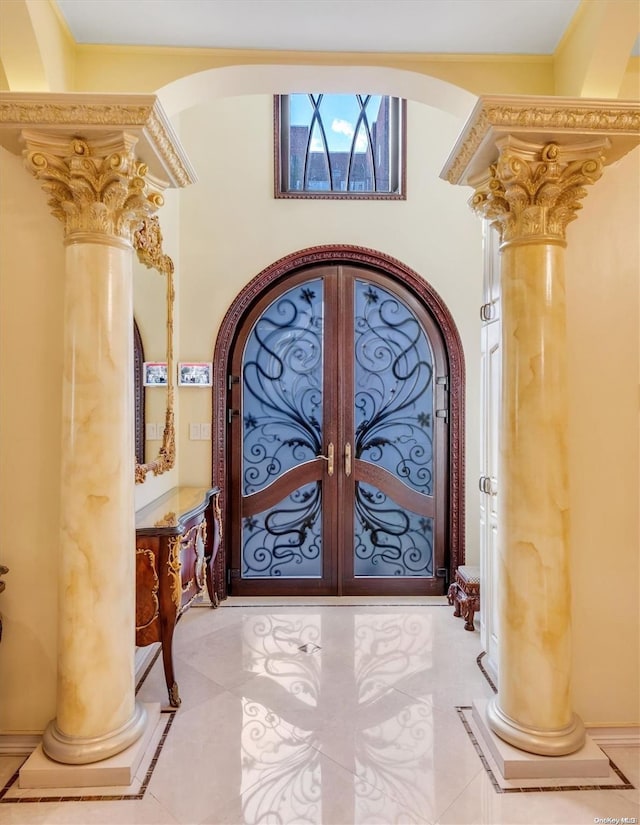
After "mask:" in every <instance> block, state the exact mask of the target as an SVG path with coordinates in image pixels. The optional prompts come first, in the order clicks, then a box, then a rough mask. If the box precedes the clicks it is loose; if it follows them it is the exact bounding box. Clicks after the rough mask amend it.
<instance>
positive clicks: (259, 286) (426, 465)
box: [213, 246, 464, 598]
mask: <svg viewBox="0 0 640 825" xmlns="http://www.w3.org/2000/svg"><path fill="white" fill-rule="evenodd" d="M296 303H297V305H298V306H297V308H296ZM269 313H272V317H269ZM285 317H286V320H285ZM294 318H295V320H294ZM274 336H275V337H274ZM267 338H269V340H267ZM405 345H407V346H405ZM358 353H360V355H359V354H358ZM374 353H375V354H374ZM360 356H363V357H360ZM292 357H293V358H296V359H298V360H297V361H296V364H294V365H293V366H292V364H289V366H290V367H292V369H291V370H289V375H288V377H287V375H286V368H285V366H286V365H285V362H286V360H287V358H289V359H290V358H292ZM364 362H367V365H364ZM383 363H385V364H386V365H387V372H386V376H383V375H382V374H381V373H380V370H379V369H378V367H379V366H380V365H382V364H383ZM276 376H277V378H278V380H277V381H276V380H272V379H274V377H276ZM258 385H260V389H259V390H257V389H256V387H257V386H258ZM294 388H295V389H294ZM292 393H294V394H295V393H297V394H298V395H297V398H296V399H292ZM252 405H253V406H252ZM463 419H464V360H463V354H462V347H461V343H460V339H459V336H458V333H457V330H456V327H455V323H454V322H453V319H452V318H451V315H450V313H449V312H448V310H447V309H446V307H445V306H444V304H443V302H442V300H441V299H440V297H439V296H438V295H437V294H436V293H435V291H434V290H433V289H432V288H431V287H430V286H429V285H428V284H427V283H426V281H424V280H423V279H422V278H420V277H419V276H418V275H417V274H416V273H415V272H413V271H412V270H410V269H409V268H408V267H406V266H404V265H403V264H402V263H400V262H399V261H397V260H395V259H393V258H390V257H388V256H386V255H383V254H382V253H379V252H376V251H374V250H370V249H363V248H360V247H354V246H324V247H315V248H312V249H306V250H302V251H301V252H297V253H293V254H292V255H289V256H287V257H286V258H283V259H282V260H280V261H277V262H276V263H274V264H272V265H271V266H269V267H267V269H265V270H264V271H263V272H261V273H260V274H259V275H258V276H256V278H254V279H253V281H251V282H250V283H249V284H248V285H247V287H246V288H245V289H244V290H243V291H242V292H241V293H240V295H239V296H238V297H237V299H236V300H235V301H234V303H233V305H232V306H231V308H230V309H229V311H228V312H227V314H226V316H225V318H224V320H223V322H222V325H221V327H220V332H219V335H218V339H217V343H216V348H215V353H214V443H213V481H214V484H216V485H218V486H220V487H221V489H222V490H223V501H222V507H223V514H224V523H225V540H224V551H223V552H221V553H220V556H219V558H218V564H217V576H216V578H217V591H218V595H219V597H220V598H225V597H226V595H227V594H228V592H233V593H244V594H257V593H262V594H267V593H271V594H273V593H280V594H285V593H288V594H294V593H298V594H317V595H321V594H327V593H336V594H355V593H362V594H371V593H375V594H379V595H383V594H384V595H390V594H393V593H398V594H399V593H402V594H407V595H408V594H425V595H426V594H435V593H443V592H444V591H445V588H446V584H447V581H448V579H449V578H450V576H451V575H452V573H453V570H454V569H455V568H456V567H457V566H458V565H459V564H461V563H462V562H463V561H464V512H463V504H462V502H463V498H462V490H463V467H464V463H463V446H464V445H463V432H464V420H463ZM316 450H317V452H316ZM331 453H333V455H331ZM330 458H332V461H331V462H329V461H328V459H330ZM330 463H331V464H332V465H333V466H330Z"/></svg>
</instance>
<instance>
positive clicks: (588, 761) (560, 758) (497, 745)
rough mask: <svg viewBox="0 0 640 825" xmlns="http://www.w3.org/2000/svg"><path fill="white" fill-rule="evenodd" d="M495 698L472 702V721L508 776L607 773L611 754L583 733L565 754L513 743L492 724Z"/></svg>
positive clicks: (543, 776)
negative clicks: (574, 748)
mask: <svg viewBox="0 0 640 825" xmlns="http://www.w3.org/2000/svg"><path fill="white" fill-rule="evenodd" d="M492 704H493V701H492V702H490V703H488V702H474V703H473V721H474V722H475V724H476V725H477V728H478V730H479V731H480V733H481V735H482V738H483V739H484V743H485V744H486V745H487V747H488V749H489V752H490V754H491V756H492V758H493V760H494V762H495V763H496V765H497V766H498V768H499V770H500V773H501V774H502V776H503V777H504V778H505V779H560V778H564V777H574V778H580V777H608V776H609V758H608V757H607V755H606V754H605V753H603V751H601V750H600V748H599V747H598V746H597V745H596V744H595V742H594V741H593V740H592V739H591V737H589V736H587V735H586V734H585V733H584V729H583V731H582V733H583V737H584V739H583V744H582V745H581V746H580V747H579V748H578V750H577V751H574V752H572V753H569V754H565V755H558V754H555V755H552V756H551V755H548V754H546V755H540V754H537V753H533V752H530V751H526V750H524V749H522V748H519V747H514V746H513V745H511V744H508V743H507V742H505V741H504V739H502V738H501V737H500V736H499V735H496V733H495V732H494V731H493V730H492V729H491V727H490V724H491V723H490V718H491V717H490V705H492Z"/></svg>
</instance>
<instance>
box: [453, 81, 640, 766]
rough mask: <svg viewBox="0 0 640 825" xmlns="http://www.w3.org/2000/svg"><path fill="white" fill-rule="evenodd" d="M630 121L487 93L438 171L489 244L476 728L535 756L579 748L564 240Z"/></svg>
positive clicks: (614, 107)
mask: <svg viewBox="0 0 640 825" xmlns="http://www.w3.org/2000/svg"><path fill="white" fill-rule="evenodd" d="M638 123H639V114H638V106H637V105H636V104H629V103H625V102H618V101H611V102H608V101H588V100H562V99H551V98H541V99H540V98H497V97H495V98H494V97H489V96H488V97H486V98H481V99H480V101H479V103H478V105H477V106H476V108H475V110H474V112H473V113H472V115H471V117H470V118H469V121H468V123H467V125H466V127H465V130H464V131H463V134H462V136H461V138H460V140H459V141H458V144H457V145H456V147H455V149H454V152H453V153H452V156H451V157H450V159H449V161H448V163H447V166H446V167H445V170H443V177H445V178H446V179H447V180H449V181H450V182H451V183H464V184H467V185H470V186H472V187H473V188H474V189H475V195H474V196H473V198H472V200H471V205H472V207H473V208H474V209H475V210H476V211H477V212H478V214H480V215H481V216H482V217H485V218H488V219H489V220H490V221H491V222H492V223H493V225H494V226H495V227H496V228H497V229H498V232H499V234H500V238H501V247H500V249H501V318H502V344H501V349H502V397H501V411H500V426H499V431H500V444H499V475H498V555H499V558H498V593H499V596H498V631H497V632H498V637H499V658H498V689H499V692H498V695H497V696H496V697H495V699H494V700H493V701H492V702H490V703H489V705H488V707H487V710H486V721H487V723H488V726H489V728H490V729H491V730H492V731H493V733H495V734H496V735H497V736H498V737H500V739H502V740H504V741H506V742H507V743H509V744H510V745H513V746H515V747H516V748H520V749H521V750H523V751H527V752H529V753H533V754H539V755H542V756H563V755H567V754H573V753H575V752H576V751H578V750H579V749H580V748H581V747H582V745H583V744H584V742H585V731H584V726H583V724H582V722H581V720H580V719H579V718H578V717H577V715H576V714H575V713H574V712H573V709H572V695H571V669H572V658H571V572H570V562H571V557H570V551H571V547H570V515H569V477H568V475H569V474H568V448H567V429H568V381H567V363H566V362H567V356H566V349H567V348H566V344H567V341H566V321H565V273H564V255H565V247H566V234H565V233H566V227H567V225H568V224H569V222H570V221H572V220H574V219H575V218H576V217H577V212H578V210H579V209H580V200H581V199H582V198H584V197H585V196H586V195H587V192H588V187H590V186H591V185H592V184H594V183H595V182H596V181H597V180H598V178H599V177H600V176H601V174H602V171H603V167H604V165H605V164H606V163H609V162H611V161H612V160H615V159H617V158H618V157H620V156H622V155H623V154H625V153H626V152H627V151H629V149H631V148H632V147H633V146H635V145H636V144H637V142H638V131H637V130H638Z"/></svg>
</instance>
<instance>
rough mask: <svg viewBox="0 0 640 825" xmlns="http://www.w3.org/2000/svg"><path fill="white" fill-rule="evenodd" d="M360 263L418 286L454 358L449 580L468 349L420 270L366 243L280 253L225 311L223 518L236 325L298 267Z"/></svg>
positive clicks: (222, 575) (220, 352)
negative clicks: (266, 292)
mask: <svg viewBox="0 0 640 825" xmlns="http://www.w3.org/2000/svg"><path fill="white" fill-rule="evenodd" d="M341 263H343V264H360V265H362V266H364V267H368V268H369V269H372V270H376V271H378V272H381V273H383V274H384V275H388V276H389V277H391V278H392V279H395V280H397V281H398V282H399V283H401V284H403V285H404V286H405V287H407V288H408V289H409V290H411V291H412V292H413V294H414V295H415V296H416V298H417V299H418V300H419V301H420V302H421V303H422V304H423V305H424V307H425V308H426V309H427V311H428V312H429V313H431V315H432V316H433V318H434V319H435V321H436V323H437V324H438V326H439V327H440V331H441V333H442V337H443V339H444V346H445V352H446V356H447V360H448V363H449V450H448V456H449V483H448V524H447V535H448V544H449V551H450V553H449V580H450V581H453V577H454V572H455V570H456V568H457V567H458V566H459V565H461V564H464V559H465V541H464V539H465V531H464V527H465V509H464V478H465V467H464V446H465V444H464V426H465V420H464V412H465V410H464V381H465V367H464V352H463V349H462V342H461V340H460V335H459V333H458V329H457V327H456V324H455V321H454V320H453V317H452V315H451V313H450V312H449V310H448V309H447V307H446V305H445V303H444V301H443V300H442V298H441V297H440V296H439V295H438V293H437V292H436V291H435V290H434V289H433V287H432V286H431V285H430V284H428V283H427V281H425V280H424V279H423V278H421V277H420V276H419V275H418V274H417V272H414V270H412V269H410V268H409V267H407V266H405V265H404V264H403V263H402V262H401V261H398V260H397V259H396V258H392V257H390V256H389V255H385V254H384V253H382V252H378V251H377V250H374V249H367V248H366V247H361V246H351V245H345V244H330V245H324V246H314V247H309V248H307V249H302V250H300V251H298V252H292V253H291V254H289V255H287V256H285V257H284V258H280V259H279V260H278V261H275V262H274V263H272V264H270V265H269V266H268V267H266V269H263V270H262V272H260V273H259V274H258V275H256V276H255V278H253V279H252V280H251V281H250V282H249V283H248V284H247V285H246V286H245V287H244V288H243V289H242V290H241V292H240V293H239V294H238V295H237V297H236V299H235V300H234V302H233V303H232V305H231V306H230V307H229V309H228V311H227V313H226V315H225V316H224V318H223V320H222V323H221V324H220V329H219V331H218V335H217V338H216V343H215V348H214V352H213V388H212V392H213V406H212V410H213V426H212V434H213V441H212V483H213V486H215V487H219V488H220V490H221V492H220V508H221V511H222V514H223V524H224V523H225V522H226V521H227V520H228V514H227V500H228V497H227V496H226V490H227V488H228V483H227V477H228V444H227V406H228V403H227V395H228V383H227V382H228V378H227V376H228V375H229V366H230V357H231V352H232V349H233V345H234V340H235V335H236V331H237V329H238V327H239V325H240V323H241V321H242V319H243V318H244V317H245V315H246V314H247V313H248V312H249V311H250V310H251V307H252V306H253V304H254V302H255V301H256V300H257V299H258V298H259V297H260V295H261V294H262V293H263V292H264V291H265V290H266V289H268V288H270V287H272V286H274V285H275V284H276V283H278V282H279V281H281V280H283V279H284V278H286V277H287V276H288V275H290V274H292V273H293V272H296V271H299V270H301V269H305V268H308V267H312V266H316V265H322V264H341ZM228 555H229V551H228V548H227V547H226V543H225V541H224V534H223V536H222V538H221V543H220V549H219V551H218V555H217V557H216V562H215V581H216V584H215V588H216V594H217V596H218V598H219V599H226V598H227V595H228V589H227V573H226V571H227V566H228Z"/></svg>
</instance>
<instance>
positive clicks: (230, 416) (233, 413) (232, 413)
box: [227, 409, 240, 424]
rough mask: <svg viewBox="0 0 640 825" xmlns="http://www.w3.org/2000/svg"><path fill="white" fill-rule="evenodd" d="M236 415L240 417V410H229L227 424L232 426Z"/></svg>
mask: <svg viewBox="0 0 640 825" xmlns="http://www.w3.org/2000/svg"><path fill="white" fill-rule="evenodd" d="M236 415H240V410H232V409H228V410H227V424H231V422H232V421H233V418H234V416H236Z"/></svg>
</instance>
